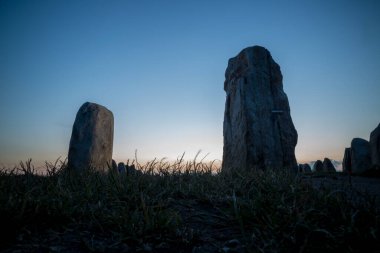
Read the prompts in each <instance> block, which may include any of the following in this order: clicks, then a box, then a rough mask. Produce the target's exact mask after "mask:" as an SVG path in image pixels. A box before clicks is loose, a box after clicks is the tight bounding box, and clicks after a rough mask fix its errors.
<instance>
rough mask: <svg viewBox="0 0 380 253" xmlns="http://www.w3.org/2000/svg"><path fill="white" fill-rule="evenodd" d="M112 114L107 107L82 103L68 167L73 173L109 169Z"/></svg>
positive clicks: (71, 144)
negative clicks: (89, 169) (75, 171)
mask: <svg viewBox="0 0 380 253" xmlns="http://www.w3.org/2000/svg"><path fill="white" fill-rule="evenodd" d="M112 146H113V114H112V112H111V111H109V110H108V109H107V108H105V107H103V106H101V105H98V104H95V103H89V102H86V103H84V104H83V105H82V106H81V107H80V109H79V111H78V113H77V115H76V118H75V122H74V125H73V131H72V134H71V140H70V148H69V155H68V166H69V167H70V168H73V169H75V170H83V169H87V168H90V167H91V168H95V169H98V170H102V171H103V170H107V169H108V166H112Z"/></svg>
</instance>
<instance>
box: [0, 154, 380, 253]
mask: <svg viewBox="0 0 380 253" xmlns="http://www.w3.org/2000/svg"><path fill="white" fill-rule="evenodd" d="M137 167H138V168H139V169H140V170H141V171H142V172H143V173H130V174H122V175H120V174H118V173H117V172H115V171H110V172H108V173H106V174H102V173H100V172H96V171H93V170H89V171H86V172H83V173H81V174H77V173H74V172H71V171H70V170H68V169H67V168H66V165H65V163H61V164H59V165H58V163H55V164H47V174H46V175H38V174H37V173H36V172H35V170H34V168H33V166H32V165H31V163H30V161H28V162H27V163H21V164H20V166H19V167H18V168H16V169H14V170H12V171H9V170H5V169H3V170H1V172H0V224H1V226H0V230H1V231H0V232H1V234H2V237H1V239H0V240H1V242H0V245H1V246H0V251H3V252H193V253H194V252H363V250H364V249H366V250H365V251H366V252H371V251H376V252H379V251H380V229H379V222H380V212H379V210H378V207H377V205H376V202H375V201H373V199H372V198H370V197H369V196H366V195H360V196H361V199H360V200H358V199H356V200H355V201H353V200H352V198H350V196H352V195H351V194H348V192H346V191H345V192H344V191H333V190H329V189H328V188H320V189H315V187H312V184H310V183H309V182H308V181H307V180H305V178H304V176H303V177H301V176H294V175H290V174H287V173H286V172H281V171H251V172H237V171H236V172H231V173H212V165H210V164H205V163H202V162H196V161H192V162H183V160H182V159H179V160H178V161H177V162H174V163H172V164H169V163H167V162H165V161H163V160H161V161H152V162H150V163H147V164H146V165H144V166H141V165H139V164H137Z"/></svg>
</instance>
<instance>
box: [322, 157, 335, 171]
mask: <svg viewBox="0 0 380 253" xmlns="http://www.w3.org/2000/svg"><path fill="white" fill-rule="evenodd" d="M323 171H325V172H336V169H335V166H334V164H332V162H331V160H330V159H329V158H325V159H324V160H323Z"/></svg>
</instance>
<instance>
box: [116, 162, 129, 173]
mask: <svg viewBox="0 0 380 253" xmlns="http://www.w3.org/2000/svg"><path fill="white" fill-rule="evenodd" d="M117 170H118V171H119V173H121V174H124V173H126V172H127V167H126V166H125V164H124V163H119V164H118V165H117Z"/></svg>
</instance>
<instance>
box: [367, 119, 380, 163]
mask: <svg viewBox="0 0 380 253" xmlns="http://www.w3.org/2000/svg"><path fill="white" fill-rule="evenodd" d="M369 143H370V147H371V160H372V167H373V168H375V169H378V170H379V169H380V124H379V125H378V126H377V127H376V128H375V130H373V131H372V132H371V136H370V138H369Z"/></svg>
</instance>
